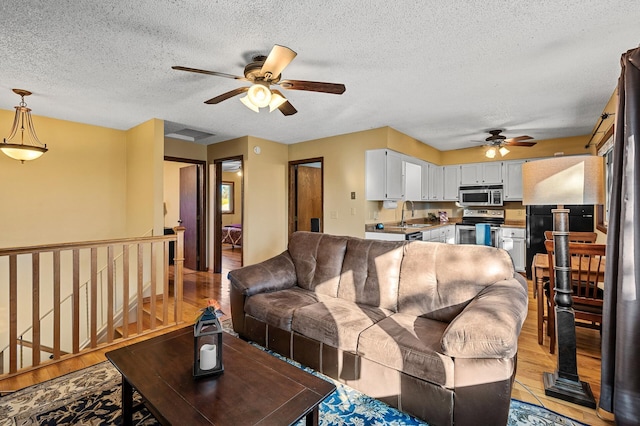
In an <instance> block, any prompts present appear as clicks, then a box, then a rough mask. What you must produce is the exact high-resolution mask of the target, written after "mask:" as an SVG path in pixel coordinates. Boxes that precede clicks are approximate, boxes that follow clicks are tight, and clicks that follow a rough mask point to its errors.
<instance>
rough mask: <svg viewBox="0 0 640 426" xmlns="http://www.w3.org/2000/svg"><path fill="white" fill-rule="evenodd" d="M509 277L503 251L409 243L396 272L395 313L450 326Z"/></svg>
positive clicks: (508, 260)
mask: <svg viewBox="0 0 640 426" xmlns="http://www.w3.org/2000/svg"><path fill="white" fill-rule="evenodd" d="M513 275H514V269H513V262H512V260H511V257H510V256H509V254H508V253H507V252H506V251H504V250H501V249H497V248H494V247H487V246H481V245H466V244H461V245H457V244H441V243H429V242H424V241H412V242H410V243H408V244H407V246H406V248H405V256H404V260H403V262H402V269H401V271H400V285H399V289H398V312H403V313H407V314H412V315H416V316H423V317H425V318H430V319H435V320H439V321H445V322H450V321H452V320H453V318H455V317H456V316H457V315H458V314H459V313H460V312H462V310H463V309H464V308H465V306H467V304H468V303H469V302H470V301H471V300H472V299H473V298H474V297H476V296H477V295H478V293H480V292H481V291H482V289H484V288H485V287H486V286H488V285H491V284H493V283H496V282H498V281H501V280H505V279H508V278H512V277H513Z"/></svg>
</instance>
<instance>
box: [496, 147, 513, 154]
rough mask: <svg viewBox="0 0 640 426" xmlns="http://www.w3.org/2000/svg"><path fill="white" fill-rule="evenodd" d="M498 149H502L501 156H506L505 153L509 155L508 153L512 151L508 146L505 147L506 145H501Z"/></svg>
mask: <svg viewBox="0 0 640 426" xmlns="http://www.w3.org/2000/svg"><path fill="white" fill-rule="evenodd" d="M498 151H500V155H501V156H503V157H504V156H505V155H507V154H508V153H509V152H510V151H509V150H508V149H507V147H505V146H501V147H500V149H499V150H498Z"/></svg>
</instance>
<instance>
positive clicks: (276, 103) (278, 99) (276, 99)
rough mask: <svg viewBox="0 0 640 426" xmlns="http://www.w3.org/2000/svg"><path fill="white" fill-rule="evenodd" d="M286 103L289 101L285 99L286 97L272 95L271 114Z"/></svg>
mask: <svg viewBox="0 0 640 426" xmlns="http://www.w3.org/2000/svg"><path fill="white" fill-rule="evenodd" d="M285 102H287V100H286V99H285V98H284V96H280V95H279V94H277V93H273V94H272V95H271V102H269V112H273V111H275V110H277V109H278V108H280V105H282V104H283V103H285Z"/></svg>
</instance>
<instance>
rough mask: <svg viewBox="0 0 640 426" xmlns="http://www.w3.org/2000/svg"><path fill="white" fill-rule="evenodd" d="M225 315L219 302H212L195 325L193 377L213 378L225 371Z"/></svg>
mask: <svg viewBox="0 0 640 426" xmlns="http://www.w3.org/2000/svg"><path fill="white" fill-rule="evenodd" d="M222 315H224V313H223V312H222V311H221V310H220V309H219V306H218V304H217V302H215V301H210V302H209V306H207V307H206V308H205V309H204V311H203V312H202V314H201V315H200V317H199V318H198V320H197V321H196V322H195V324H194V325H193V377H203V376H211V375H215V374H220V373H222V372H223V371H224V367H223V366H222V324H220V321H219V320H218V317H220V316H222Z"/></svg>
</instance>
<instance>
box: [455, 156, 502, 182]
mask: <svg viewBox="0 0 640 426" xmlns="http://www.w3.org/2000/svg"><path fill="white" fill-rule="evenodd" d="M501 183H502V162H501V161H493V162H488V163H470V164H462V165H461V166H460V185H499V184H501Z"/></svg>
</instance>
